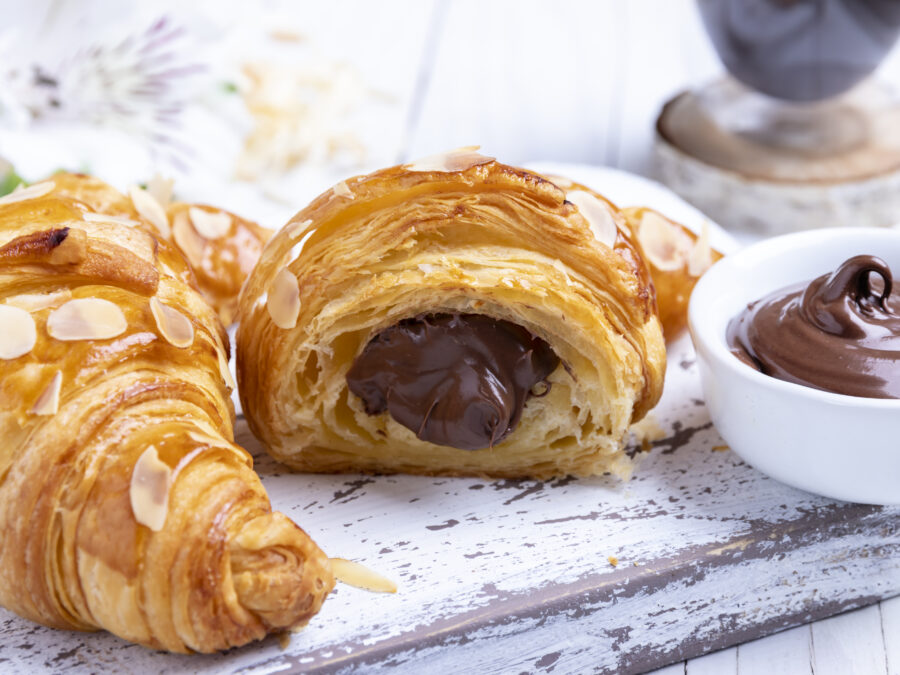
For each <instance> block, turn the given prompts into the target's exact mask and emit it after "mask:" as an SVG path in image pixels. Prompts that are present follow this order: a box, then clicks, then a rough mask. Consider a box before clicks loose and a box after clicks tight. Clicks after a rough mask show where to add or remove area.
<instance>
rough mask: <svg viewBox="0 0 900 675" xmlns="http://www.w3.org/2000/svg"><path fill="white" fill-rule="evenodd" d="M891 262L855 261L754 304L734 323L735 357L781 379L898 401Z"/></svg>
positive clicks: (896, 302) (899, 366) (898, 304)
mask: <svg viewBox="0 0 900 675" xmlns="http://www.w3.org/2000/svg"><path fill="white" fill-rule="evenodd" d="M892 288H893V279H892V277H891V271H890V269H889V268H888V266H887V264H886V263H885V262H884V261H883V260H881V259H879V258H876V257H874V256H863V255H860V256H855V257H853V258H850V259H849V260H847V261H846V262H844V263H843V264H842V265H841V266H840V267H839V268H838V269H837V270H836V271H835V272H833V273H832V274H826V275H824V276H821V277H819V278H818V279H815V280H813V281H812V282H810V283H809V285H808V286H807V285H806V284H800V285H798V286H792V287H790V288H785V289H782V290H780V291H777V292H775V293H772V294H771V295H769V296H766V297H765V298H762V299H761V300H757V301H756V302H754V303H751V304H750V305H749V306H748V307H747V309H746V310H744V311H743V312H742V313H741V314H740V315H738V316H737V317H735V318H734V319H732V321H731V323H730V324H729V325H728V344H729V346H730V347H731V349H732V351H733V352H734V354H735V355H736V356H737V357H738V358H739V359H741V360H742V361H744V362H745V363H747V364H748V365H750V366H752V367H754V368H756V369H757V370H759V371H761V372H763V373H765V374H766V375H771V376H772V377H776V378H778V379H780V380H786V381H788V382H794V383H796V384H802V385H806V386H807V387H814V388H816V389H823V390H825V391H830V392H834V393H836V394H846V395H849V396H865V397H870V398H900V298H898V297H897V296H896V295H891V290H892Z"/></svg>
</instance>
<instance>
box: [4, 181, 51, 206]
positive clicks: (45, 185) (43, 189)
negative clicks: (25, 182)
mask: <svg viewBox="0 0 900 675" xmlns="http://www.w3.org/2000/svg"><path fill="white" fill-rule="evenodd" d="M21 185H22V183H19V186H20V187H21ZM55 187H56V183H54V182H53V181H52V180H45V181H44V182H42V183H35V184H34V185H29V186H28V187H22V188H21V189H18V188H17V189H16V190H15V191H13V192H10V193H9V194H8V195H6V196H4V197H0V205H3V204H13V203H15V202H24V201H26V200H28V199H37V198H38V197H43V196H44V195H48V194H50V193H51V192H53V190H54V188H55Z"/></svg>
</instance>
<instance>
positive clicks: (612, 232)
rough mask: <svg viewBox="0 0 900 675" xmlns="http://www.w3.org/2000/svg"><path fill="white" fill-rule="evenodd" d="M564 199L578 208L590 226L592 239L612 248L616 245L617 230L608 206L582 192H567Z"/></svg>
mask: <svg viewBox="0 0 900 675" xmlns="http://www.w3.org/2000/svg"><path fill="white" fill-rule="evenodd" d="M566 199H568V200H569V201H570V202H572V203H573V204H574V205H575V206H576V207H577V208H578V212H579V213H580V214H581V215H582V216H584V219H585V220H586V221H587V222H588V225H590V228H591V232H593V233H594V238H595V239H596V240H597V241H599V242H600V243H601V244H605V245H606V246H609V247H610V248H612V247H613V245H614V244H615V243H616V233H617V232H618V228H617V227H616V221H615V218H613V213H612V211H611V210H610V208H609V205H608V204H606V202H603V201H601V200H600V199H597V198H596V197H595V196H594V195H592V194H591V193H589V192H585V191H584V190H572V191H571V192H567V193H566Z"/></svg>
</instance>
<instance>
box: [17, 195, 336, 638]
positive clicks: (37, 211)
mask: <svg viewBox="0 0 900 675" xmlns="http://www.w3.org/2000/svg"><path fill="white" fill-rule="evenodd" d="M65 180H66V179H62V182H63V183H64V185H63V186H61V187H62V188H63V189H65ZM100 188H102V189H97V190H96V191H95V192H93V197H90V196H89V201H91V202H93V204H95V205H97V206H98V207H101V208H106V209H109V210H110V211H115V210H116V209H117V208H119V207H121V208H122V209H123V210H125V211H126V213H127V204H125V203H124V202H122V201H121V200H119V199H118V198H117V197H116V196H115V194H112V193H109V191H108V190H106V189H105V188H103V186H100ZM91 189H92V190H93V188H91ZM59 191H60V190H59V189H58V188H57V186H56V185H55V183H54V182H53V180H52V179H51V181H49V182H45V183H41V184H36V185H33V186H31V187H29V188H26V189H25V190H23V191H21V192H17V193H13V194H11V195H8V196H7V197H5V198H3V199H0V321H2V325H3V333H2V335H0V437H2V438H3V444H2V446H0V604H2V605H3V606H4V607H6V608H8V609H10V610H12V611H14V612H16V613H17V614H19V615H21V616H23V617H26V618H28V619H31V620H33V621H36V622H39V623H42V624H44V625H46V626H51V627H56V628H63V629H77V630H95V629H105V630H108V631H110V632H112V633H115V634H116V635H118V636H120V637H122V638H125V639H126V640H130V641H132V642H137V643H140V644H144V645H147V646H148V647H151V648H154V649H165V650H169V651H174V652H187V651H198V652H213V651H217V650H223V649H228V648H230V647H233V646H237V645H242V644H245V643H247V642H250V641H252V640H256V639H260V638H262V637H263V636H265V635H266V634H267V633H270V632H280V631H283V630H287V629H290V628H294V627H297V626H302V625H304V624H305V623H306V622H307V621H308V620H309V619H310V617H312V616H313V615H314V614H315V613H316V612H317V611H318V609H319V607H320V605H321V604H322V601H323V600H324V598H325V596H326V595H327V593H328V592H329V591H330V589H331V587H332V585H333V583H334V580H333V577H332V573H331V570H330V567H329V564H328V560H327V558H326V557H325V556H324V554H323V553H322V552H321V551H320V550H319V548H318V547H317V546H316V545H315V543H314V542H313V541H312V540H311V539H310V538H309V537H308V536H307V535H306V533H304V532H303V530H301V529H300V528H299V527H297V526H296V525H295V524H294V523H292V522H291V521H290V520H288V519H287V518H286V517H285V516H284V515H283V514H281V513H277V512H273V511H272V509H271V506H270V503H269V499H268V497H267V495H266V492H265V490H264V489H263V486H262V484H261V483H260V480H259V478H258V476H257V475H256V474H255V473H254V471H253V469H252V459H251V457H250V456H249V454H248V453H247V452H246V451H244V450H243V449H242V448H240V447H238V446H237V445H235V444H234V442H233V428H232V425H233V416H234V412H233V408H232V405H231V401H230V397H229V390H230V388H231V387H232V386H233V384H232V383H230V375H229V374H228V370H227V368H228V367H227V359H228V351H227V347H226V344H227V343H226V340H227V338H226V335H225V332H224V329H223V328H222V325H221V323H220V322H219V320H218V318H217V316H216V314H215V312H214V310H213V309H212V308H211V307H210V306H209V305H208V304H207V303H206V302H205V301H204V299H203V297H202V296H201V294H200V293H199V292H198V291H197V290H196V288H195V287H194V286H192V285H191V279H192V276H191V273H190V270H189V268H188V267H187V264H186V262H185V260H184V257H183V256H182V255H181V254H180V253H178V252H177V251H176V250H175V249H174V248H172V247H170V246H169V245H168V244H166V243H165V242H164V241H159V240H158V239H157V238H156V237H154V236H153V235H152V234H150V232H149V230H148V228H145V227H143V226H134V225H128V224H125V223H123V222H122V221H121V220H120V219H118V218H116V217H115V216H113V217H110V216H107V215H104V214H98V213H97V212H95V211H94V210H93V209H92V208H91V206H89V205H88V204H86V203H83V202H80V201H76V200H74V199H71V198H68V197H63V196H59ZM108 196H109V199H108V200H107V197H108ZM121 213H122V211H119V214H121Z"/></svg>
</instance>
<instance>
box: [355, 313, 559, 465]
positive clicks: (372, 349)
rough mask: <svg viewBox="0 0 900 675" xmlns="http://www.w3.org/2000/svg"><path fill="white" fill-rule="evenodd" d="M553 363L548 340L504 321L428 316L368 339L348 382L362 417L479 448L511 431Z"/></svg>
mask: <svg viewBox="0 0 900 675" xmlns="http://www.w3.org/2000/svg"><path fill="white" fill-rule="evenodd" d="M557 365H559V357H558V356H557V355H556V354H555V353H554V352H553V349H551V347H550V345H548V344H547V343H546V342H544V341H543V340H541V339H540V338H538V337H535V336H534V335H532V334H531V333H530V332H529V331H527V330H525V329H524V328H522V327H521V326H517V325H516V324H514V323H510V322H509V321H502V320H499V319H492V318H490V317H488V316H483V315H481V314H429V315H425V316H419V317H416V318H415V319H404V320H403V321H401V322H400V323H398V324H397V325H395V326H391V327H390V328H386V329H385V330H383V331H381V332H380V333H378V335H376V336H375V337H374V338H372V339H371V340H370V341H369V344H367V345H366V347H365V349H363V351H362V353H361V354H360V355H359V356H358V357H357V358H356V361H355V362H354V363H353V366H352V367H351V368H350V371H349V372H348V373H347V384H348V386H349V387H350V391H352V392H353V393H354V394H356V395H357V396H359V397H360V398H361V399H362V401H363V405H364V406H365V410H366V412H367V413H368V414H369V415H378V414H380V413H383V412H384V411H385V410H387V411H388V412H389V413H390V414H391V417H393V418H394V419H395V420H396V421H397V422H399V423H400V424H402V425H403V426H405V427H406V428H407V429H409V430H410V431H412V432H414V433H415V434H416V436H417V437H418V438H420V439H422V440H423V441H428V442H429V443H435V444H437V445H447V446H450V447H452V448H458V449H460V450H480V449H483V448H489V447H492V446H494V445H496V444H497V443H499V442H500V441H502V440H503V439H504V438H506V437H507V436H508V435H509V434H510V433H511V432H512V431H513V430H514V429H515V428H516V425H517V424H518V423H519V419H520V418H521V417H522V409H523V408H524V406H525V402H526V401H527V400H528V398H529V397H530V396H543V395H544V394H546V393H547V391H549V389H550V385H549V383H548V382H547V377H548V376H549V375H550V373H552V372H553V371H554V370H556V366H557ZM533 389H535V390H537V389H540V390H541V391H539V392H538V391H533Z"/></svg>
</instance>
